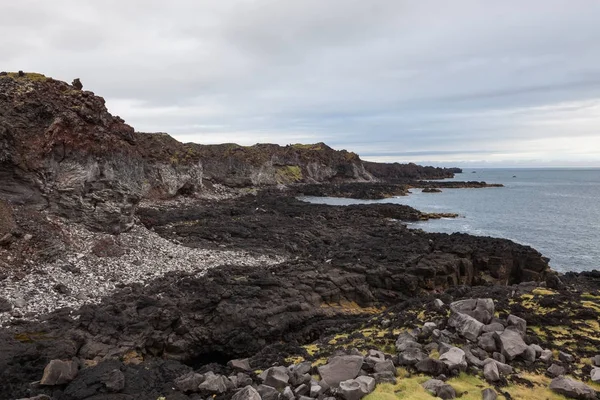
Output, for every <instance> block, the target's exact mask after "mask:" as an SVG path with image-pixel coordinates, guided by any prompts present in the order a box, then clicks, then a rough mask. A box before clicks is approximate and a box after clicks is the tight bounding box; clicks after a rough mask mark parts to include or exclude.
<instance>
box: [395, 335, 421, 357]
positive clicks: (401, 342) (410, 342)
mask: <svg viewBox="0 0 600 400" xmlns="http://www.w3.org/2000/svg"><path fill="white" fill-rule="evenodd" d="M422 347H423V346H422V345H421V344H420V343H418V342H417V338H416V336H415V335H413V334H412V333H410V332H402V333H401V334H400V335H398V339H396V351H398V352H400V353H401V352H403V351H406V350H408V349H414V348H417V349H420V348H422Z"/></svg>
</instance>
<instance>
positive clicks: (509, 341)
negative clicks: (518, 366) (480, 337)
mask: <svg viewBox="0 0 600 400" xmlns="http://www.w3.org/2000/svg"><path fill="white" fill-rule="evenodd" d="M494 338H495V339H496V344H497V345H498V347H499V348H500V351H501V352H502V355H504V357H506V359H507V360H509V361H510V360H514V359H515V358H516V357H519V356H521V355H522V354H524V353H525V352H526V351H527V349H528V346H527V345H526V344H525V342H524V341H523V338H522V337H521V334H520V333H519V332H518V331H517V330H515V329H510V328H507V329H505V330H504V331H503V332H502V333H500V334H498V332H495V333H494Z"/></svg>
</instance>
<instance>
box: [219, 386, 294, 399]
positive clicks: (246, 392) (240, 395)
mask: <svg viewBox="0 0 600 400" xmlns="http://www.w3.org/2000/svg"><path fill="white" fill-rule="evenodd" d="M292 399H293V397H292ZM231 400H263V399H262V398H261V397H260V394H259V393H258V392H257V391H256V389H254V388H253V387H252V386H250V385H248V386H246V387H244V388H243V389H240V390H238V391H237V392H235V394H234V395H233V396H232V397H231ZM288 400H291V399H288Z"/></svg>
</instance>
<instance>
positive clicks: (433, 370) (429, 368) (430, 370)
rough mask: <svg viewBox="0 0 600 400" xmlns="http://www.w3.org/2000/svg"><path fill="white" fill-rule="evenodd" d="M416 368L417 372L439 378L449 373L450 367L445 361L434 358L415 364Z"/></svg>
mask: <svg viewBox="0 0 600 400" xmlns="http://www.w3.org/2000/svg"><path fill="white" fill-rule="evenodd" d="M415 368H416V369H417V371H419V372H423V373H425V374H427V375H431V376H438V375H442V374H446V373H447V372H448V366H447V365H446V364H444V362H443V361H440V360H436V359H434V358H426V359H425V360H423V361H419V362H418V363H416V364H415Z"/></svg>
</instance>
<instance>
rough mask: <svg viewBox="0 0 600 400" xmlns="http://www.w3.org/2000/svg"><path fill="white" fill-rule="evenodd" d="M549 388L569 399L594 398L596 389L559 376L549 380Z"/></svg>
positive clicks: (583, 399) (592, 399)
mask: <svg viewBox="0 0 600 400" xmlns="http://www.w3.org/2000/svg"><path fill="white" fill-rule="evenodd" d="M550 389H551V390H552V391H554V392H556V393H558V394H562V395H563V396H565V397H568V398H571V399H582V400H587V399H589V400H595V399H596V391H595V390H594V389H592V388H591V387H589V386H588V385H586V384H585V383H582V382H578V381H574V380H573V379H571V378H566V377H564V376H559V377H558V378H554V379H553V380H552V382H550Z"/></svg>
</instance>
